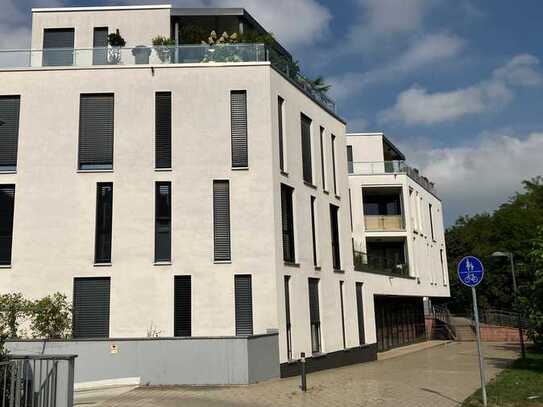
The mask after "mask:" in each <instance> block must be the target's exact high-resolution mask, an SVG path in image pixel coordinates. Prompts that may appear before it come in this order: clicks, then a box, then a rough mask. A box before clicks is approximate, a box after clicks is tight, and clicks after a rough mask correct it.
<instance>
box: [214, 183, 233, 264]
mask: <svg viewBox="0 0 543 407" xmlns="http://www.w3.org/2000/svg"><path fill="white" fill-rule="evenodd" d="M213 244H214V253H215V254H214V259H215V261H230V260H231V257H232V256H231V249H230V183H229V181H213Z"/></svg>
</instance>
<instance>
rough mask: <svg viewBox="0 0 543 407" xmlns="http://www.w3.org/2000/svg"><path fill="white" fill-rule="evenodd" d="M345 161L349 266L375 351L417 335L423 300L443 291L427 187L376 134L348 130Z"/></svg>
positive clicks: (434, 207) (434, 204) (432, 193)
mask: <svg viewBox="0 0 543 407" xmlns="http://www.w3.org/2000/svg"><path fill="white" fill-rule="evenodd" d="M347 161H348V164H347V165H348V171H349V184H350V190H349V196H350V202H351V211H352V223H351V225H352V231H353V252H354V268H355V270H356V271H359V272H362V273H361V274H362V276H363V277H362V280H363V281H364V285H365V289H366V291H365V295H366V298H367V299H366V303H365V305H366V306H367V307H368V310H367V311H368V312H367V313H366V316H367V320H366V324H367V325H369V326H375V328H376V329H375V331H374V332H372V336H371V338H368V339H369V340H370V341H377V343H378V346H379V350H380V351H382V350H386V349H389V348H391V347H395V346H400V345H404V344H408V343H412V342H415V341H418V340H424V339H426V332H425V328H424V309H423V299H424V298H425V297H427V298H431V297H449V295H450V292H449V286H448V272H447V257H446V250H445V236H444V228H443V208H442V206H441V201H440V199H439V198H438V196H437V192H436V190H435V187H434V184H433V183H432V182H430V181H429V180H428V179H427V178H426V177H424V176H423V175H422V174H420V173H419V171H418V170H417V169H415V168H411V167H409V166H408V165H407V164H406V161H405V156H404V155H403V154H402V153H401V151H399V150H398V148H396V146H394V144H392V143H391V142H390V141H389V140H388V139H387V138H386V137H385V135H384V134H383V133H352V134H348V135H347ZM372 300H373V301H372ZM374 333H375V336H373V334H374Z"/></svg>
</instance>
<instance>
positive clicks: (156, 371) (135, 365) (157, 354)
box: [6, 334, 279, 385]
mask: <svg viewBox="0 0 543 407" xmlns="http://www.w3.org/2000/svg"><path fill="white" fill-rule="evenodd" d="M277 338H278V335H277V334H269V335H255V336H249V337H206V338H150V339H147V338H137V339H130V338H128V339H100V340H66V341H9V342H8V343H7V344H6V345H7V348H8V350H9V351H10V353H12V354H48V355H60V354H63V355H65V354H76V355H78V356H77V358H76V361H75V383H76V384H82V383H89V382H102V383H109V384H115V383H122V382H123V381H124V382H126V381H127V380H128V381H130V382H133V381H136V382H137V383H139V384H142V385H174V384H195V385H206V384H250V383H256V382H259V381H262V380H267V379H271V378H274V377H279V344H278V340H277Z"/></svg>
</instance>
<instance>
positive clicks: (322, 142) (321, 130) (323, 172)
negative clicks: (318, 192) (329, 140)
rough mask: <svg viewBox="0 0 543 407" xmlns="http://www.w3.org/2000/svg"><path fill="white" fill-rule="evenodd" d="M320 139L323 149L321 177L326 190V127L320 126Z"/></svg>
mask: <svg viewBox="0 0 543 407" xmlns="http://www.w3.org/2000/svg"><path fill="white" fill-rule="evenodd" d="M319 141H320V150H321V178H322V189H323V190H324V191H326V190H327V184H326V170H325V168H326V162H325V152H324V127H322V126H321V127H320V133H319Z"/></svg>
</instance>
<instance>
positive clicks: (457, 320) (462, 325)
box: [451, 317, 477, 342]
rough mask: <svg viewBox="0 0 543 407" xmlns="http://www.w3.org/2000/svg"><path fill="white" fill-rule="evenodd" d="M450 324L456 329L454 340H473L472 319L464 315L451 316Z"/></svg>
mask: <svg viewBox="0 0 543 407" xmlns="http://www.w3.org/2000/svg"><path fill="white" fill-rule="evenodd" d="M451 324H452V325H453V326H454V328H455V331H456V340H457V341H463V342H470V341H475V340H476V339H477V338H476V337H475V327H474V326H473V321H472V320H471V319H470V318H466V317H451Z"/></svg>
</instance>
